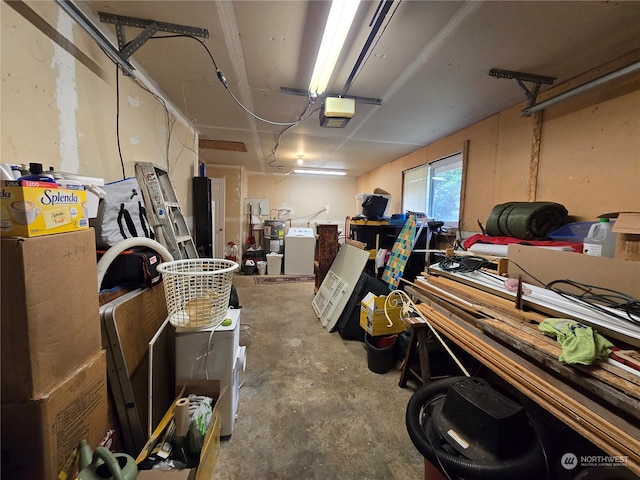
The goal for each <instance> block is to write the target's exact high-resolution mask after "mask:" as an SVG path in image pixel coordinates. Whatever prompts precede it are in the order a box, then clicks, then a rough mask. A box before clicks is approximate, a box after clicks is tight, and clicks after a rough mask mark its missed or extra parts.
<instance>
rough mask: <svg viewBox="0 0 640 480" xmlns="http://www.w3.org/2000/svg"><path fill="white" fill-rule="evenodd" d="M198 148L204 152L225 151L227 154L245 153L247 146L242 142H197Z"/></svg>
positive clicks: (203, 140)
mask: <svg viewBox="0 0 640 480" xmlns="http://www.w3.org/2000/svg"><path fill="white" fill-rule="evenodd" d="M198 147H199V148H203V149H205V150H225V151H228V152H246V151H247V146H246V145H245V144H244V143H242V142H229V141H226V140H207V139H206V138H201V139H200V140H198Z"/></svg>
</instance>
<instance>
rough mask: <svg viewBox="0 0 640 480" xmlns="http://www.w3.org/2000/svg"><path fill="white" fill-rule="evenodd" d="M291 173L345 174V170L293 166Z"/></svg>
mask: <svg viewBox="0 0 640 480" xmlns="http://www.w3.org/2000/svg"><path fill="white" fill-rule="evenodd" d="M293 173H308V174H310V175H346V174H347V172H341V171H339V170H312V169H307V168H304V169H302V168H295V169H294V170H293Z"/></svg>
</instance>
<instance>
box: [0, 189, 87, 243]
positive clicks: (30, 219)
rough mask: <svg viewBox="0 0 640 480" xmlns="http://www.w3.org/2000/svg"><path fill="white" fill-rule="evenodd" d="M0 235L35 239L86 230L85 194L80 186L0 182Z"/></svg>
mask: <svg viewBox="0 0 640 480" xmlns="http://www.w3.org/2000/svg"><path fill="white" fill-rule="evenodd" d="M0 187H1V188H2V190H1V192H0V199H1V201H0V235H1V236H3V237H38V236H41V235H50V234H52V233H63V232H72V231H76V230H86V229H88V228H89V219H88V218H87V216H88V207H87V192H86V191H85V189H84V187H83V186H81V185H67V186H66V188H60V187H58V186H57V185H56V187H58V188H56V187H54V188H52V185H51V184H50V183H48V182H31V181H24V182H23V183H22V185H20V184H18V182H12V181H2V182H1V183H0Z"/></svg>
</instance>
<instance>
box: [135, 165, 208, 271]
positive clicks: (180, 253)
mask: <svg viewBox="0 0 640 480" xmlns="http://www.w3.org/2000/svg"><path fill="white" fill-rule="evenodd" d="M136 178H137V179H138V183H139V184H140V189H141V190H142V195H143V197H144V201H145V204H146V206H147V216H148V219H149V224H150V225H151V226H152V227H153V229H154V233H155V234H156V239H157V240H158V242H160V243H161V244H162V245H164V246H165V247H166V248H167V250H169V252H170V253H171V255H173V259H174V260H181V259H188V258H198V251H197V250H196V245H195V243H194V241H193V238H192V237H191V232H190V231H189V227H188V226H187V223H186V221H185V219H184V215H183V214H182V209H181V208H180V204H179V203H178V197H177V196H176V192H175V190H174V189H173V185H172V184H171V180H170V179H169V174H168V172H167V171H166V170H163V169H161V168H160V167H158V166H156V165H154V164H153V163H151V162H136Z"/></svg>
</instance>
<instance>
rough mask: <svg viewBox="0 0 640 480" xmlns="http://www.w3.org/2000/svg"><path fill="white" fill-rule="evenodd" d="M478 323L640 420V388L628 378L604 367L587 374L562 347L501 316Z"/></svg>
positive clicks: (496, 336)
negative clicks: (564, 357)
mask: <svg viewBox="0 0 640 480" xmlns="http://www.w3.org/2000/svg"><path fill="white" fill-rule="evenodd" d="M477 324H478V326H479V327H480V328H481V329H482V330H483V331H485V332H487V333H489V334H490V335H492V336H493V337H495V338H497V339H499V340H501V341H503V342H505V343H506V344H507V345H510V346H511V347H513V348H515V349H516V350H517V351H519V352H522V353H524V354H525V355H527V356H528V357H530V358H532V359H534V360H536V361H538V362H540V363H542V364H543V365H544V366H545V367H547V368H550V369H551V370H553V371H555V372H558V373H560V374H561V375H562V376H563V377H564V378H567V379H569V380H570V381H572V382H573V383H574V384H576V385H579V386H580V387H582V388H585V389H587V390H589V391H591V392H592V393H594V394H596V395H597V396H598V397H599V398H601V399H604V400H605V401H607V402H608V403H610V404H611V405H612V406H614V407H616V408H618V409H620V410H621V411H624V412H626V413H628V414H629V415H632V416H634V417H635V418H636V419H637V420H640V402H638V393H640V391H639V390H638V389H637V388H636V387H635V386H632V385H629V383H628V382H624V381H623V380H622V379H621V378H619V377H617V376H615V375H613V374H611V373H609V372H607V371H605V370H602V369H597V368H594V369H591V371H590V372H589V373H588V375H584V373H585V370H586V368H580V366H578V365H575V366H569V365H567V364H564V363H561V362H560V361H559V360H558V357H559V355H560V352H561V351H562V348H560V347H558V348H550V347H553V346H550V345H548V344H547V343H546V342H543V341H540V340H539V339H538V338H537V337H536V336H534V335H531V334H529V333H527V332H523V331H517V330H516V329H515V328H514V327H512V326H510V325H506V324H505V323H503V322H500V321H499V320H494V319H491V318H485V319H478V321H477ZM629 387H631V388H629Z"/></svg>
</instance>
